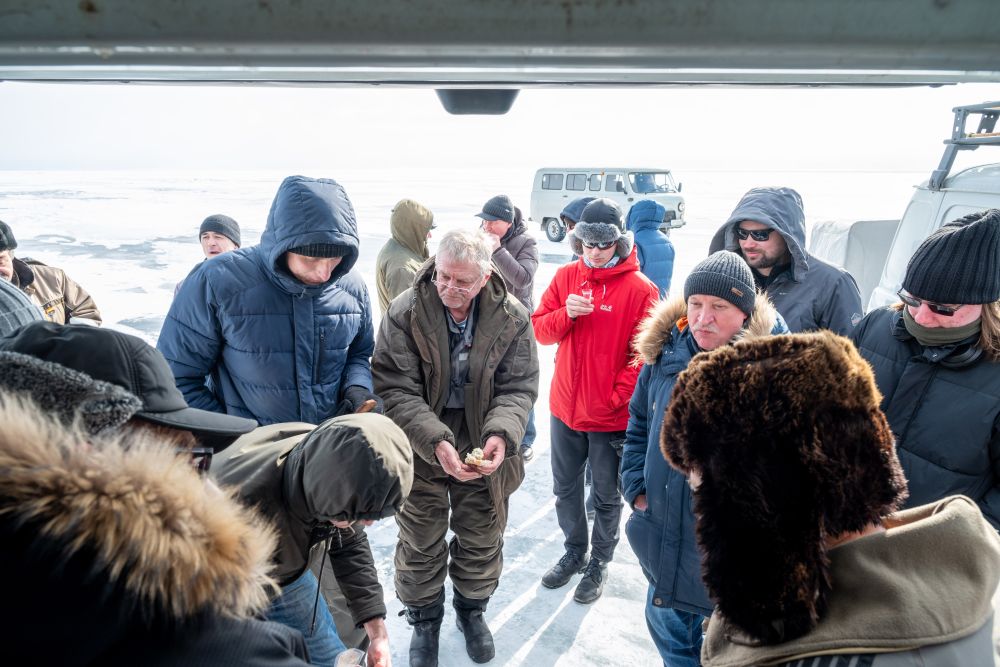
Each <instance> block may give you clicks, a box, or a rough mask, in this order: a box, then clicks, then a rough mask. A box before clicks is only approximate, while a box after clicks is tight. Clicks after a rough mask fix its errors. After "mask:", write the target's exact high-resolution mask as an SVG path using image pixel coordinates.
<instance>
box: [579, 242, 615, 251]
mask: <svg viewBox="0 0 1000 667" xmlns="http://www.w3.org/2000/svg"><path fill="white" fill-rule="evenodd" d="M581 243H583V247H584V248H590V249H594V248H597V249H598V250H607V249H608V248H610V247H611V246H613V245H614V244H616V243H618V242H617V241H608V242H607V243H587V242H586V241H581Z"/></svg>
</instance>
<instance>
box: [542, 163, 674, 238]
mask: <svg viewBox="0 0 1000 667" xmlns="http://www.w3.org/2000/svg"><path fill="white" fill-rule="evenodd" d="M680 191H681V185H680V184H678V183H675V182H674V177H673V175H672V174H671V173H670V170H669V169H658V168H640V167H626V168H611V167H584V168H563V167H545V168H543V169H539V170H538V171H536V172H535V182H534V185H533V186H532V188H531V220H532V221H533V222H535V223H537V224H538V225H540V227H541V229H542V230H543V231H544V232H545V236H547V237H548V239H549V240H550V241H561V240H562V239H563V237H565V236H566V226H565V225H564V224H563V222H562V220H560V219H559V213H560V212H561V211H562V210H563V208H565V206H566V204H568V203H570V202H571V201H573V200H574V199H577V198H579V197H606V198H608V199H612V200H614V201H615V202H617V203H618V205H619V206H621V207H622V211H623V212H624V213H625V214H628V210H629V209H630V208H632V204H634V203H635V202H637V201H639V200H641V199H651V200H653V201H655V202H657V203H658V204H661V205H663V207H664V208H666V209H667V214H666V215H665V216H664V218H663V225H662V226H661V227H660V229H661V230H662V231H663V232H665V233H668V232H669V230H671V229H675V228H677V227H683V226H684V198H683V197H682V196H681V195H680Z"/></svg>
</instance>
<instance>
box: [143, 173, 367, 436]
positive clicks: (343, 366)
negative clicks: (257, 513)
mask: <svg viewBox="0 0 1000 667" xmlns="http://www.w3.org/2000/svg"><path fill="white" fill-rule="evenodd" d="M310 244H332V245H337V246H341V247H343V248H346V249H347V252H346V254H345V255H344V256H343V258H342V259H341V262H340V264H338V265H337V267H336V269H334V271H333V273H332V274H331V276H330V279H329V280H328V281H327V282H325V283H323V284H322V285H306V284H304V283H302V282H300V281H299V280H297V279H296V278H294V277H293V276H292V275H291V273H289V271H288V268H287V265H286V264H285V258H284V256H285V253H286V252H288V250H289V249H290V248H296V247H299V246H303V245H310ZM357 260H358V230H357V223H356V222H355V217H354V208H353V207H352V206H351V202H350V200H349V199H348V198H347V193H346V192H344V189H343V188H342V187H341V186H340V185H339V184H338V183H337V182H336V181H332V180H328V179H312V178H305V177H303V176H290V177H288V178H286V179H285V180H284V182H283V183H282V184H281V186H280V187H279V188H278V193H277V194H276V195H275V198H274V202H273V204H272V205H271V212H270V214H269V215H268V219H267V227H266V228H265V230H264V234H263V236H262V237H261V240H260V244H258V245H256V246H253V247H250V248H242V249H239V250H234V251H233V252H229V253H226V254H224V255H220V256H218V257H216V258H214V259H212V260H211V261H207V262H203V263H202V264H201V265H200V266H199V267H198V268H196V269H195V270H194V271H193V272H192V273H191V274H190V275H189V276H188V277H187V279H185V281H184V285H183V287H182V288H181V291H180V292H179V293H178V294H177V297H176V298H175V299H174V302H173V304H172V305H171V307H170V311H169V312H168V313H167V319H166V321H165V322H164V323H163V330H162V331H161V332H160V338H159V342H158V343H157V348H158V349H159V350H160V352H162V353H163V356H164V357H166V359H167V362H168V363H169V364H170V368H171V370H172V371H173V373H174V378H175V380H176V382H177V388H178V389H180V390H181V392H182V393H183V394H184V398H185V399H186V400H187V402H188V404H189V405H191V406H192V407H198V408H202V409H204V410H214V411H216V412H226V413H229V414H233V415H239V416H241V417H248V418H251V419H256V420H257V421H258V422H260V423H261V424H273V423H277V422H292V421H303V422H309V423H311V424H319V423H321V422H322V421H324V420H325V419H327V418H329V417H332V416H334V415H335V414H336V411H337V403H338V401H339V399H340V398H341V395H342V393H343V390H344V389H345V388H346V387H349V386H351V385H357V386H359V387H364V388H365V389H367V390H368V391H371V388H372V378H371V366H370V362H369V360H370V357H371V353H372V350H373V348H374V331H373V328H372V315H371V303H370V301H369V299H368V289H367V287H365V283H364V280H363V279H362V278H361V276H360V275H359V274H358V273H357V272H355V271H352V270H351V269H352V267H353V266H354V264H355V262H357Z"/></svg>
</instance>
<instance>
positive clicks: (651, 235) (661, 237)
mask: <svg viewBox="0 0 1000 667" xmlns="http://www.w3.org/2000/svg"><path fill="white" fill-rule="evenodd" d="M666 213H667V209H666V208H664V206H663V205H662V204H658V203H656V202H655V201H652V200H651V199H643V200H641V201H638V202H636V203H635V204H633V205H632V208H630V209H629V211H628V217H627V218H626V219H625V228H626V229H627V230H628V231H630V232H632V234H634V235H635V247H636V248H638V253H639V270H640V271H642V272H643V273H644V274H645V275H646V277H647V278H649V279H650V280H652V281H653V284H654V285H656V287H657V289H659V290H660V298H661V299H663V298H666V296H667V292H669V291H670V279H671V277H673V275H674V244H673V243H671V242H670V239H669V238H667V235H666V234H664V233H663V232H661V231H660V225H661V224H662V223H663V216H665V215H666Z"/></svg>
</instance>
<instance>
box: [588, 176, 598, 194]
mask: <svg viewBox="0 0 1000 667" xmlns="http://www.w3.org/2000/svg"><path fill="white" fill-rule="evenodd" d="M590 189H591V191H593V192H597V191H598V190H600V189H601V174H591V175H590Z"/></svg>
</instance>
